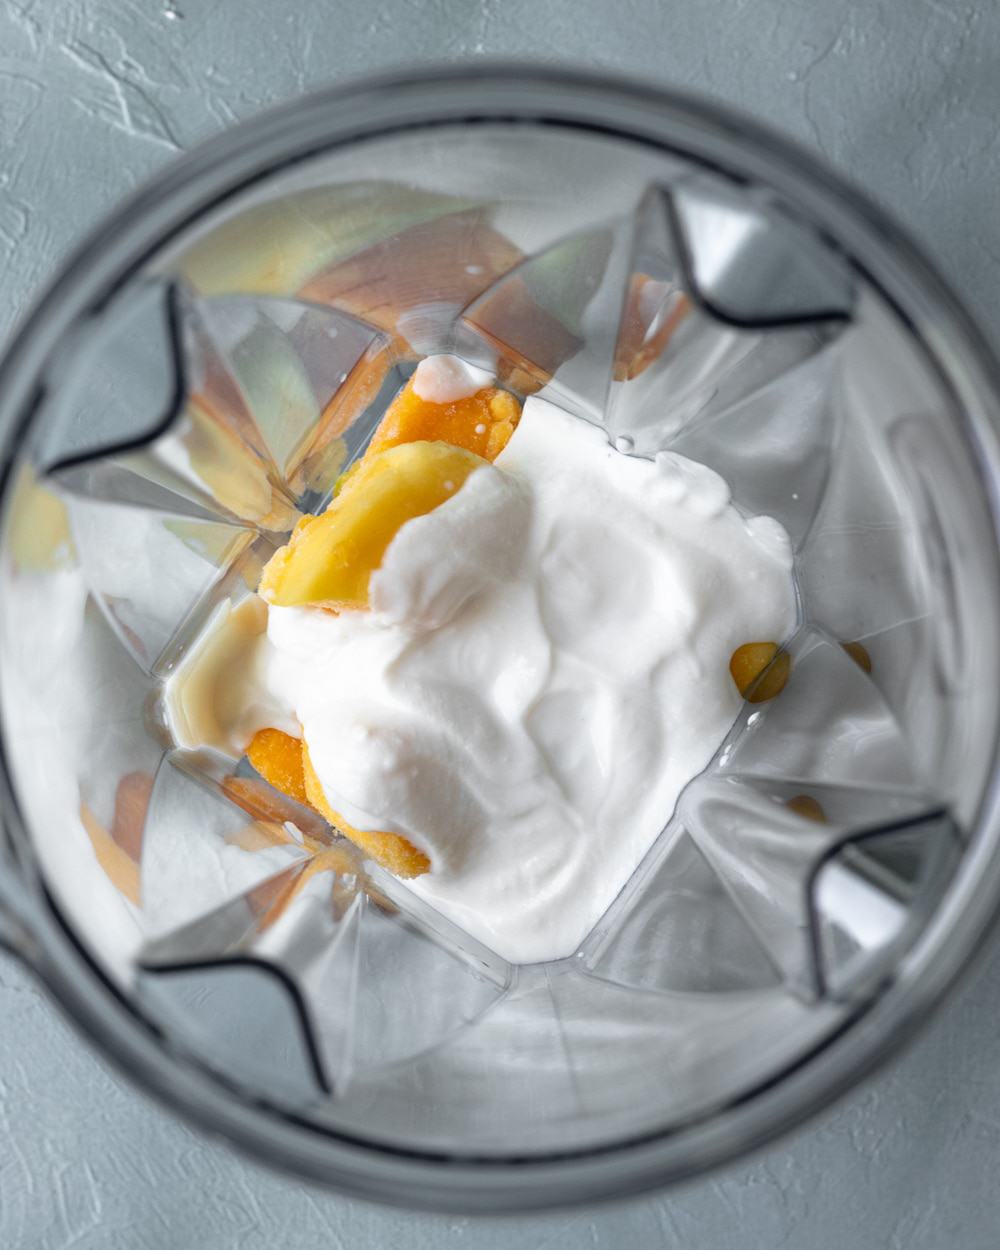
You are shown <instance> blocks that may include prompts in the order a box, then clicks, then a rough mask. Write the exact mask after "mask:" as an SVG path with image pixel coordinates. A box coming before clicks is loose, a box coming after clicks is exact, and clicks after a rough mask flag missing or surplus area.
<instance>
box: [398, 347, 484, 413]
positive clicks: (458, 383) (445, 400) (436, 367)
mask: <svg viewBox="0 0 1000 1250" xmlns="http://www.w3.org/2000/svg"><path fill="white" fill-rule="evenodd" d="M493 381H494V377H493V374H492V373H490V372H489V371H488V370H486V369H479V368H477V367H476V366H475V365H470V364H468V363H467V362H466V361H464V360H462V359H460V357H458V356H425V357H424V359H423V360H422V361H421V362H420V364H419V365H417V368H416V372H415V373H414V375H413V390H414V392H415V393H416V394H417V395H418V396H419V397H420V398H421V399H425V400H427V402H428V403H429V404H453V403H454V402H455V400H456V399H468V398H469V396H470V395H475V393H476V391H481V390H482V389H483V387H484V386H491V385H492V383H493Z"/></svg>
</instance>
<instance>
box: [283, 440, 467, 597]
mask: <svg viewBox="0 0 1000 1250" xmlns="http://www.w3.org/2000/svg"><path fill="white" fill-rule="evenodd" d="M485 463H486V461H485V460H484V459H483V458H482V457H481V456H476V455H473V453H472V452H470V451H466V450H465V449H464V448H460V447H450V446H448V445H447V444H446V443H437V442H433V443H432V442H417V443H401V444H399V445H398V446H396V447H390V448H389V449H388V450H386V451H382V452H379V453H378V454H377V455H373V456H372V457H371V459H370V460H366V461H364V462H363V463H362V465H361V467H360V469H358V470H357V472H355V473H352V474H351V475H350V477H349V478H348V480H347V481H346V483H345V485H344V487H343V489H342V490H341V492H340V494H339V495H337V497H336V498H335V499H334V501H333V503H332V504H331V505H330V507H329V508H328V509H327V511H326V512H324V513H323V514H322V515H320V516H306V517H303V518H302V520H301V521H299V523H298V525H296V527H295V529H294V530H293V531H292V537H291V540H290V542H289V543H288V544H287V546H285V547H282V548H281V549H280V550H279V551H276V552H275V554H274V555H273V556H272V557H271V559H270V560H269V561H268V563H267V565H266V566H265V568H264V573H263V576H262V577H261V581H260V587H259V593H260V594H261V596H262V597H263V598H264V599H266V600H267V602H268V603H273V604H276V605H278V606H280V607H293V606H295V605H298V604H315V605H318V606H320V607H324V608H332V609H333V610H334V611H340V610H342V609H345V608H367V607H368V581H369V578H370V577H371V575H372V573H373V572H375V570H376V569H377V568H378V567H379V565H380V564H381V563H382V557H383V556H384V555H385V551H386V548H387V547H388V546H389V544H390V543H391V542H392V540H393V538H395V536H396V533H397V532H398V530H399V529H400V527H401V526H402V525H404V524H405V523H406V522H407V521H410V520H412V519H413V518H414V517H418V516H424V515H425V514H426V513H428V512H431V511H433V510H434V509H435V508H436V507H437V506H438V505H439V504H442V503H444V502H445V500H446V499H449V498H451V496H452V495H454V494H455V492H456V491H457V490H458V489H459V487H460V486H461V485H462V484H463V482H464V481H465V479H466V478H467V477H468V476H469V474H470V473H473V472H475V470H476V469H478V468H481V467H482V466H483V465H484V464H485Z"/></svg>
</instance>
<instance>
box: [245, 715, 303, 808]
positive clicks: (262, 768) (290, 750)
mask: <svg viewBox="0 0 1000 1250" xmlns="http://www.w3.org/2000/svg"><path fill="white" fill-rule="evenodd" d="M247 759H248V760H249V761H250V763H251V764H252V765H253V767H254V768H256V770H257V771H258V772H259V773H260V775H261V776H262V777H263V778H264V780H265V781H267V782H269V783H270V784H271V785H272V786H274V788H275V790H280V791H281V793H282V794H287V795H288V797H289V798H290V799H294V800H295V801H296V803H305V804H306V805H308V804H309V797H308V795H307V794H306V781H305V776H304V775H303V772H302V741H301V739H299V738H293V737H292V736H291V734H286V733H282V731H281V730H280V729H261V730H258V732H257V733H255V734H254V736H253V738H252V739H251V741H250V745H249V746H248V747H247Z"/></svg>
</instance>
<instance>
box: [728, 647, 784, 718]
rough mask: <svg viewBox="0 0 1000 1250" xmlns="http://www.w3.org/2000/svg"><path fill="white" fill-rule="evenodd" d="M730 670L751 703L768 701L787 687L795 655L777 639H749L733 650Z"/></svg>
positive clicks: (738, 688)
mask: <svg viewBox="0 0 1000 1250" xmlns="http://www.w3.org/2000/svg"><path fill="white" fill-rule="evenodd" d="M729 671H730V673H731V674H732V676H733V681H734V682H735V683H736V688H737V690H739V692H740V694H741V695H742V696H743V697H744V699H746V701H747V702H748V703H766V702H767V700H768V699H773V698H775V697H776V696H777V695H779V694H781V692H782V690H784V688H785V683H786V682H787V681H788V676H789V674H790V673H791V671H792V657H791V656H790V655H789V654H788V652H787V651H782V650H781V649H780V648H779V647H778V644H777V643H776V642H745V643H744V644H743V646H742V647H737V648H736V650H735V651H734V652H733V654H732V657H731V659H730V661H729Z"/></svg>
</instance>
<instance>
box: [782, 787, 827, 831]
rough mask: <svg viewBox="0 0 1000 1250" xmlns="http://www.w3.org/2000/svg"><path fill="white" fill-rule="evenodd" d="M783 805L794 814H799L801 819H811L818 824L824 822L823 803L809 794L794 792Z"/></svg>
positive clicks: (823, 823)
mask: <svg viewBox="0 0 1000 1250" xmlns="http://www.w3.org/2000/svg"><path fill="white" fill-rule="evenodd" d="M785 806H786V807H787V808H788V810H789V811H790V812H794V813H795V815H796V816H801V817H802V819H803V820H812V821H815V823H816V824H818V825H825V824H826V812H824V811H823V805H822V803H820V801H819V800H818V799H814V798H813V796H812V795H811V794H796V795H795V796H794V797H793V798H790V799H789V800H788V801H787V802H786V804H785Z"/></svg>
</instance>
